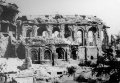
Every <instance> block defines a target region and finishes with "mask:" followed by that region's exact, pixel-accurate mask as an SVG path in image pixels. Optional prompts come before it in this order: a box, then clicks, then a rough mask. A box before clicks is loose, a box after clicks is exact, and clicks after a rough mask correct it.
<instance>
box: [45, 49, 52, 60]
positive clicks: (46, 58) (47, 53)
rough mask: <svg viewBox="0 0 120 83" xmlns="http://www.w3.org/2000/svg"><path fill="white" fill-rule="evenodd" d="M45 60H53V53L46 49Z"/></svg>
mask: <svg viewBox="0 0 120 83" xmlns="http://www.w3.org/2000/svg"><path fill="white" fill-rule="evenodd" d="M44 59H45V60H51V51H50V50H49V49H46V50H45V52H44Z"/></svg>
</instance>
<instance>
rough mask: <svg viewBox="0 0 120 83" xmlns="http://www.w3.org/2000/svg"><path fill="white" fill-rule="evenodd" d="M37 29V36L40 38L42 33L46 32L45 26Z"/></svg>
mask: <svg viewBox="0 0 120 83" xmlns="http://www.w3.org/2000/svg"><path fill="white" fill-rule="evenodd" d="M39 27H40V28H39V29H38V30H37V36H42V34H43V31H47V28H46V25H39Z"/></svg>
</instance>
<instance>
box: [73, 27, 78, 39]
mask: <svg viewBox="0 0 120 83" xmlns="http://www.w3.org/2000/svg"><path fill="white" fill-rule="evenodd" d="M73 34H74V38H73V41H76V38H77V26H76V25H73Z"/></svg>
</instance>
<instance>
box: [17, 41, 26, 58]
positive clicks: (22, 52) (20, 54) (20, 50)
mask: <svg viewBox="0 0 120 83" xmlns="http://www.w3.org/2000/svg"><path fill="white" fill-rule="evenodd" d="M16 53H17V57H18V58H19V59H25V46H24V44H23V43H20V44H19V46H18V48H17V50H16Z"/></svg>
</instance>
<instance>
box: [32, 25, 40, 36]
mask: <svg viewBox="0 0 120 83" xmlns="http://www.w3.org/2000/svg"><path fill="white" fill-rule="evenodd" d="M33 28H34V32H33V33H34V34H33V37H36V36H37V30H38V28H39V27H37V26H36V25H34V26H33Z"/></svg>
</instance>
